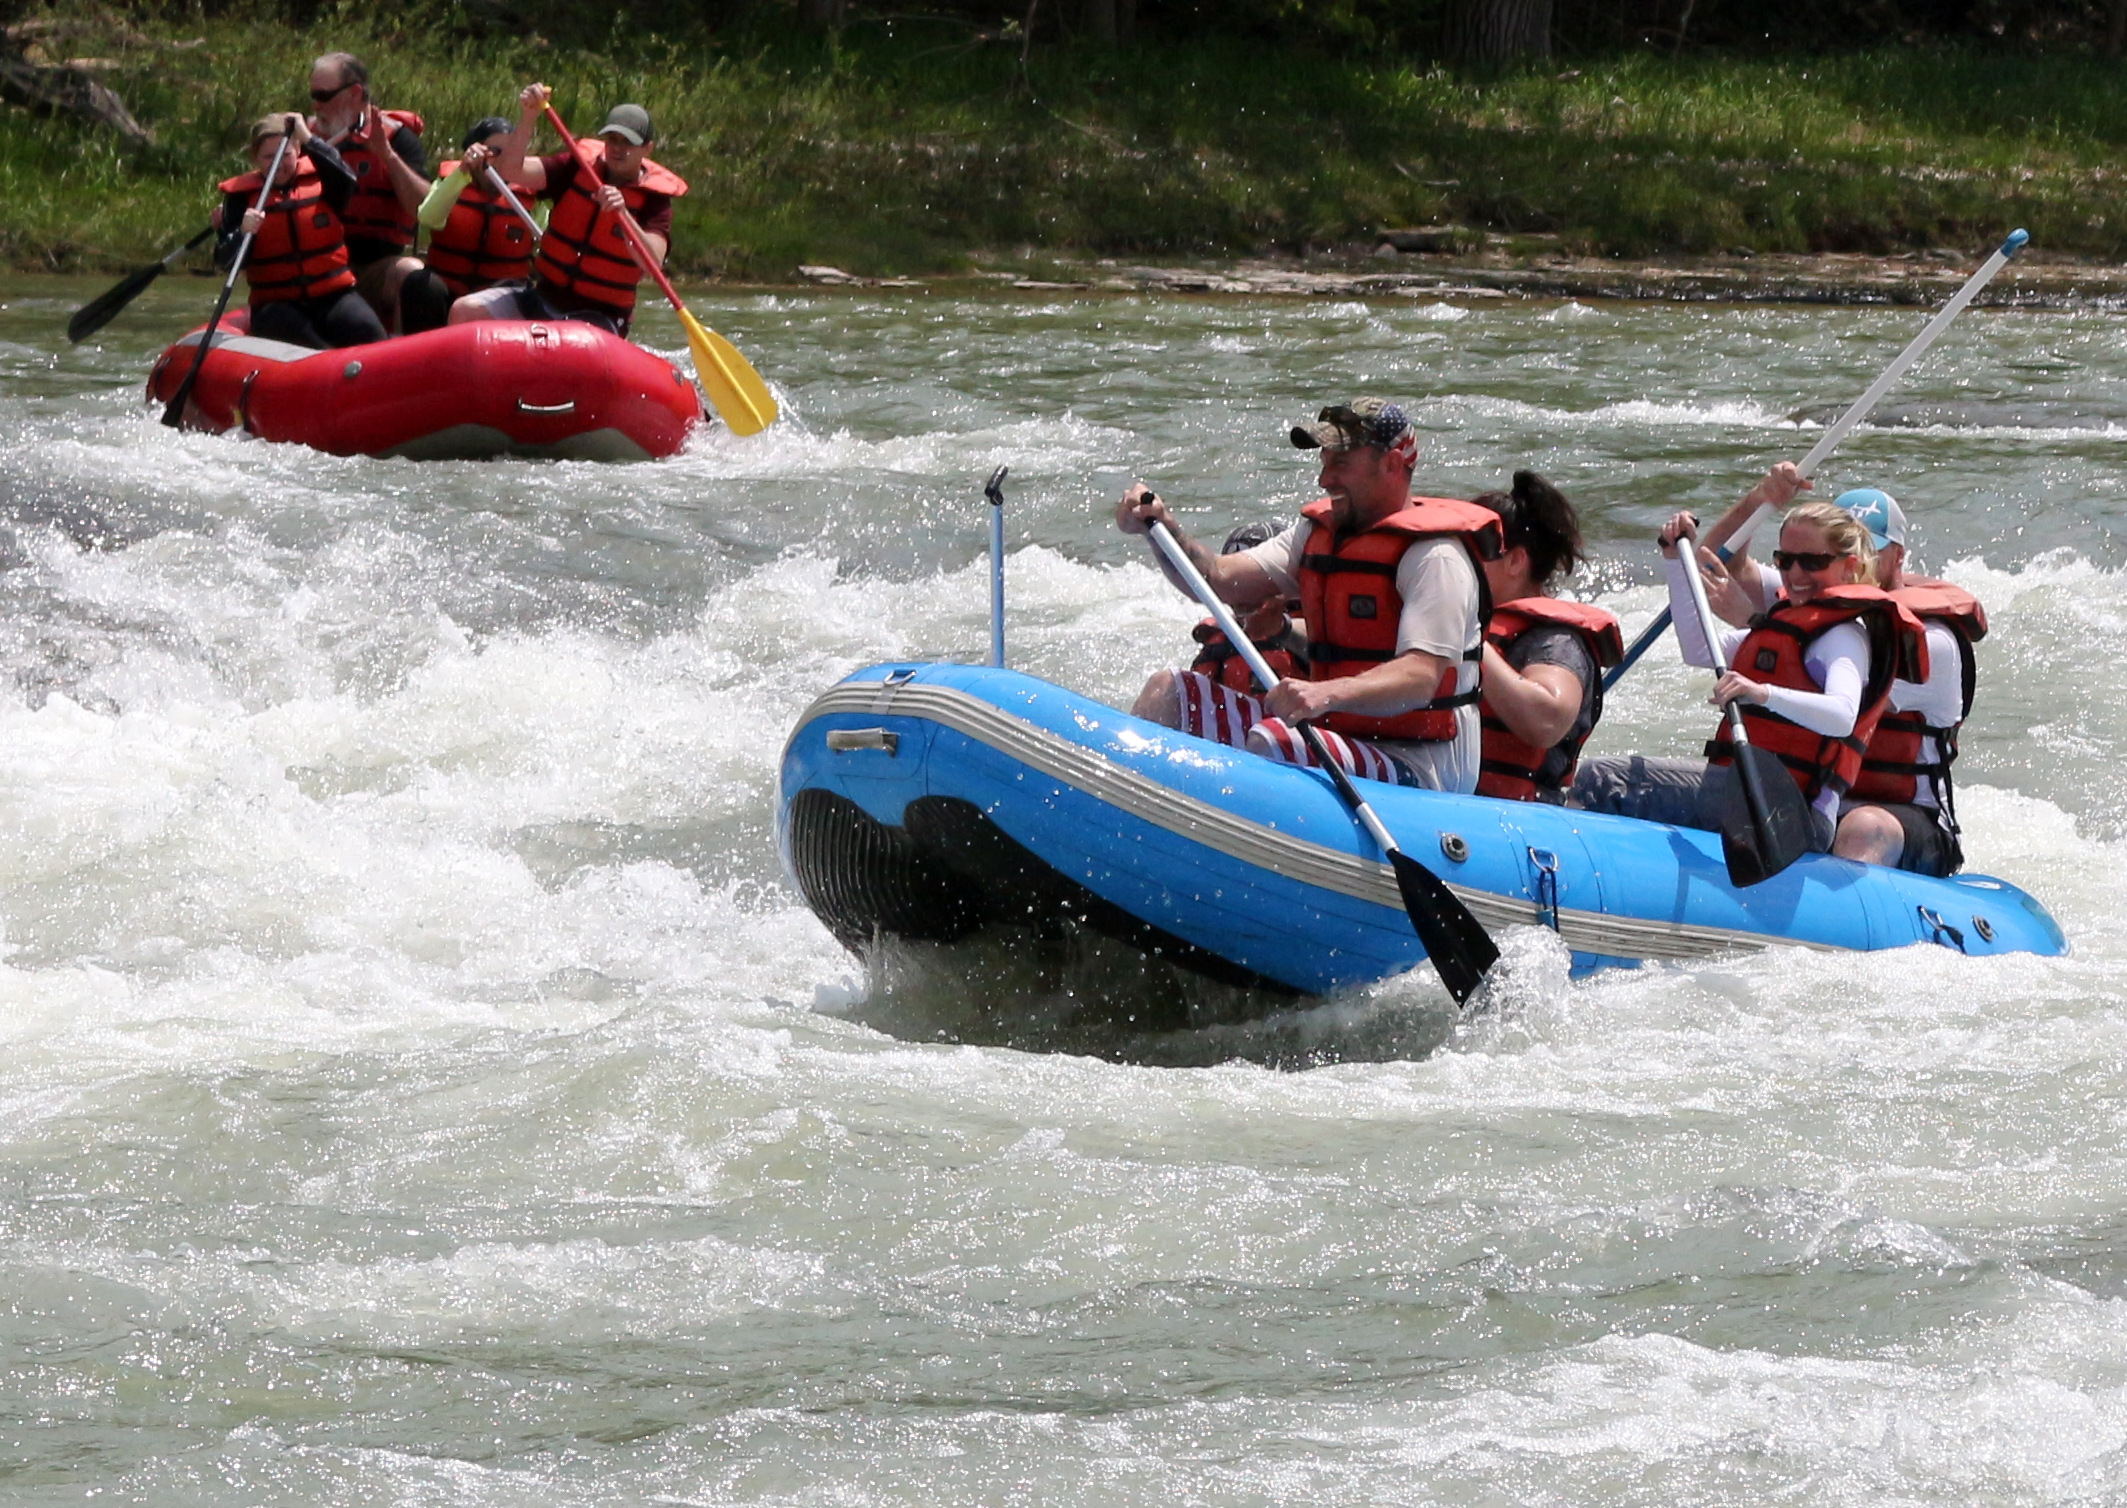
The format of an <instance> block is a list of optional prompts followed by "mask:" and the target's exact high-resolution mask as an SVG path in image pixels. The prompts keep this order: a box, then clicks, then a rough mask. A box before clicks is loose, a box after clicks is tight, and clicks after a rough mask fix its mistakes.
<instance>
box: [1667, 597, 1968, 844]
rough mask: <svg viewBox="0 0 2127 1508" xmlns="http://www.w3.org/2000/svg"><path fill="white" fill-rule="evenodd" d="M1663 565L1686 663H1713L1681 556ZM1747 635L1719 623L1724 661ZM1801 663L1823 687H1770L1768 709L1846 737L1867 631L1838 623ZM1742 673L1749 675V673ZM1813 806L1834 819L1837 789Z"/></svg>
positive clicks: (1806, 649) (1856, 714)
mask: <svg viewBox="0 0 2127 1508" xmlns="http://www.w3.org/2000/svg"><path fill="white" fill-rule="evenodd" d="M1662 567H1663V570H1664V572H1665V573H1666V574H1667V576H1668V578H1669V611H1670V613H1671V615H1672V616H1673V617H1674V618H1675V619H1676V634H1677V647H1678V648H1679V649H1681V650H1682V651H1683V654H1684V662H1685V663H1686V664H1687V665H1704V666H1706V667H1707V668H1709V669H1712V668H1715V664H1716V662H1715V660H1714V657H1713V652H1712V651H1711V650H1710V649H1709V648H1708V647H1707V644H1706V636H1705V634H1704V633H1703V632H1701V630H1700V627H1699V615H1698V610H1697V609H1696V608H1695V607H1694V606H1693V604H1692V600H1691V587H1690V584H1689V583H1688V582H1687V581H1686V579H1685V577H1684V571H1685V570H1686V566H1685V563H1684V561H1683V558H1682V557H1681V556H1679V557H1678V558H1677V559H1675V560H1664V561H1663V562H1662ZM1749 634H1750V630H1748V629H1744V628H1730V627H1728V626H1727V625H1725V624H1723V625H1722V626H1721V632H1720V634H1719V635H1718V636H1717V638H1718V642H1719V644H1720V650H1721V658H1720V661H1719V664H1720V665H1721V666H1724V667H1725V666H1727V665H1729V664H1731V663H1732V661H1733V659H1734V656H1735V652H1736V649H1737V647H1738V646H1740V645H1741V644H1742V642H1743V641H1744V639H1746V638H1747V637H1749ZM1802 668H1803V669H1805V670H1807V671H1808V672H1809V676H1810V679H1811V680H1813V681H1815V682H1816V683H1817V684H1818V685H1819V686H1821V687H1823V688H1824V689H1823V690H1822V691H1796V690H1793V689H1791V688H1789V687H1786V686H1768V687H1767V688H1766V702H1765V710H1766V711H1768V712H1777V713H1778V714H1779V715H1780V716H1782V717H1784V718H1786V719H1787V720H1788V721H1789V722H1792V723H1799V724H1801V725H1802V726H1803V727H1805V728H1807V729H1809V730H1810V731H1811V732H1812V733H1821V734H1823V735H1824V736H1826V737H1827V738H1844V737H1846V736H1847V735H1848V734H1849V733H1852V732H1853V731H1854V724H1855V723H1856V722H1858V721H1859V720H1860V718H1861V693H1862V691H1863V690H1864V688H1866V686H1867V685H1868V672H1869V641H1868V635H1867V634H1865V633H1863V632H1862V631H1861V629H1860V627H1859V626H1858V625H1856V624H1853V623H1835V624H1833V625H1832V626H1831V627H1830V628H1828V629H1826V630H1825V631H1824V632H1823V633H1821V634H1819V635H1817V637H1816V638H1814V639H1811V640H1810V641H1809V642H1808V643H1807V644H1805V645H1803V646H1802ZM1742 674H1744V675H1746V676H1747V675H1749V672H1748V671H1744V672H1742ZM1752 679H1756V678H1755V677H1752ZM1931 679H1932V677H1931ZM1815 805H1816V807H1817V809H1818V810H1819V811H1821V812H1823V813H1824V814H1825V815H1826V816H1827V817H1829V818H1831V819H1832V820H1833V821H1837V820H1838V816H1839V793H1838V792H1837V791H1835V790H1832V789H1830V788H1828V787H1827V788H1826V789H1825V790H1824V791H1822V792H1820V793H1819V794H1818V796H1817V800H1816V802H1815Z"/></svg>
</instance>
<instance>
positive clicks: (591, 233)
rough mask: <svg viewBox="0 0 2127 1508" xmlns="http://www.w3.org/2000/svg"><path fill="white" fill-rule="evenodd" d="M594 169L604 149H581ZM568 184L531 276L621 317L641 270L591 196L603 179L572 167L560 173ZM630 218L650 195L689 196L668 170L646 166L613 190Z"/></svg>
mask: <svg viewBox="0 0 2127 1508" xmlns="http://www.w3.org/2000/svg"><path fill="white" fill-rule="evenodd" d="M581 145H582V146H583V148H584V150H585V151H586V152H588V153H589V154H590V156H591V160H592V162H593V163H594V164H597V163H600V162H603V161H604V160H605V143H604V142H602V141H586V142H583V143H581ZM563 171H564V172H566V173H567V174H568V175H569V181H568V183H567V184H566V185H564V186H563V188H562V191H561V195H560V197H559V198H557V199H556V200H555V201H554V208H553V210H552V212H551V213H549V214H548V216H547V229H546V234H545V235H544V236H542V237H541V238H540V241H539V256H538V260H537V261H535V262H534V263H533V264H532V265H533V271H534V272H536V273H537V274H538V275H539V278H540V279H541V281H543V282H546V283H550V284H552V285H553V286H554V287H556V288H563V289H567V290H568V291H570V292H572V293H574V294H575V295H576V296H577V297H578V298H583V299H588V300H590V301H591V302H592V303H594V304H602V305H604V306H605V307H606V308H609V309H613V310H616V311H618V312H619V313H622V314H627V313H630V312H632V311H633V310H634V308H635V285H636V284H637V283H639V282H641V281H642V276H643V271H642V268H641V267H639V266H637V265H636V261H635V254H634V253H633V252H632V251H630V250H629V249H628V237H627V233H626V232H625V231H623V230H622V229H621V228H620V216H618V215H615V214H609V213H608V212H607V211H605V210H603V209H600V208H599V207H598V201H597V199H595V198H594V197H592V196H593V195H595V194H596V193H597V192H598V190H599V189H601V188H603V187H605V186H606V181H605V176H604V175H603V174H600V175H599V176H598V177H596V178H595V179H587V178H586V176H585V174H584V171H583V169H582V168H581V167H579V166H577V165H576V164H574V163H571V164H569V165H568V166H567V167H566V168H564V169H563ZM614 187H617V188H618V189H619V190H620V196H621V198H622V199H623V200H624V201H626V203H627V206H628V213H629V214H631V215H633V214H638V213H640V212H641V210H642V207H643V205H644V203H645V202H647V200H648V197H649V196H650V195H651V194H669V195H670V196H672V197H673V198H675V199H676V198H678V197H679V196H680V195H681V194H684V193H686V192H687V185H686V182H685V181H684V180H683V179H681V178H680V176H679V175H678V174H676V173H674V172H673V171H672V170H671V169H670V168H667V167H664V166H663V165H661V164H659V163H655V162H651V161H649V160H648V159H647V158H646V159H645V160H644V162H643V166H642V171H641V172H640V173H638V174H637V175H636V177H635V181H634V182H633V183H623V184H616V185H614Z"/></svg>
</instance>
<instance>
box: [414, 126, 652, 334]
mask: <svg viewBox="0 0 2127 1508" xmlns="http://www.w3.org/2000/svg"><path fill="white" fill-rule="evenodd" d="M552 94H553V91H552V90H550V89H549V88H547V86H546V85H544V84H527V85H526V86H525V87H524V91H523V92H522V93H521V94H519V95H518V97H517V99H518V109H519V124H518V127H517V129H516V130H515V131H513V132H512V133H511V134H510V135H509V137H508V138H507V139H506V140H505V141H504V142H503V144H502V149H501V150H500V151H499V152H498V153H497V154H496V157H495V170H496V171H497V172H499V173H500V174H501V175H502V176H503V178H504V179H505V180H506V181H508V182H511V183H521V184H523V185H525V187H527V188H529V189H531V190H532V191H533V192H534V193H535V194H536V195H537V196H538V197H539V198H541V199H546V200H550V201H552V202H553V205H554V209H553V213H552V214H550V215H549V216H548V217H547V228H546V234H545V235H544V236H543V237H541V238H540V242H539V255H538V258H537V259H536V260H535V261H534V262H533V263H532V277H531V280H530V281H529V282H528V283H505V284H503V285H501V286H500V287H496V288H489V289H486V290H485V291H483V292H480V293H469V294H467V295H466V296H465V297H464V298H461V299H459V300H458V301H457V303H455V304H453V305H452V306H451V315H450V318H451V323H452V324H454V325H456V324H463V323H464V322H465V321H467V320H474V319H574V320H582V321H584V322H585V323H588V324H594V325H599V326H602V327H603V328H605V329H608V330H611V331H612V332H613V333H614V334H616V335H626V334H627V333H628V326H629V324H630V323H631V322H632V320H633V319H634V316H635V286H636V284H638V283H640V282H641V281H642V276H643V271H642V267H641V266H640V265H639V264H638V263H637V262H636V260H635V253H634V250H633V249H632V248H631V247H630V245H629V244H628V239H627V236H626V234H625V232H623V231H622V229H621V225H620V217H621V215H622V213H623V212H625V213H627V214H630V215H633V216H634V217H635V224H636V227H637V228H638V229H639V230H641V231H642V233H643V240H644V241H645V242H647V243H648V244H649V247H650V255H651V256H652V257H653V258H655V259H656V261H657V264H658V265H659V266H663V265H664V261H665V254H666V252H667V251H668V250H669V249H670V246H671V237H672V201H673V200H674V199H677V198H678V197H679V196H680V195H682V194H684V193H686V192H687V185H686V183H685V182H684V181H683V180H682V179H681V178H680V176H679V175H678V174H677V173H674V172H673V171H672V170H671V169H670V168H667V167H665V166H664V165H663V164H662V163H657V162H653V161H651V159H650V143H651V142H652V141H654V140H656V132H655V131H654V130H653V129H652V127H651V124H650V112H649V111H647V110H645V109H644V108H643V107H642V106H641V105H615V106H614V107H613V109H612V111H611V112H610V113H609V114H608V115H607V116H606V123H605V124H604V125H603V126H601V127H599V128H598V140H597V141H596V142H595V143H594V142H589V141H586V142H584V143H582V145H583V146H584V147H585V148H586V149H587V150H588V151H589V152H590V154H591V156H592V158H593V159H594V160H595V163H596V166H597V169H598V176H597V179H596V180H595V181H594V180H593V179H591V178H590V177H589V176H587V175H586V174H585V173H584V171H583V168H582V166H581V165H580V164H579V163H578V162H577V161H576V158H575V156H574V154H572V153H569V152H558V153H556V154H554V155H553V156H551V157H532V156H528V155H526V153H527V148H528V146H529V144H530V142H531V139H532V132H533V129H534V127H535V126H536V124H537V122H538V119H539V112H540V111H541V110H542V109H543V108H544V107H545V105H546V103H547V100H548V99H549V98H550V97H551V96H552Z"/></svg>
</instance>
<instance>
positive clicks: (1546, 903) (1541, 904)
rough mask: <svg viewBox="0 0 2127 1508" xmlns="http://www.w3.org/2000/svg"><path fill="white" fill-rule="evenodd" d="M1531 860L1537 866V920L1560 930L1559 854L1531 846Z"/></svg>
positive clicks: (1554, 930) (1555, 929)
mask: <svg viewBox="0 0 2127 1508" xmlns="http://www.w3.org/2000/svg"><path fill="white" fill-rule="evenodd" d="M1529 862H1530V863H1531V864H1533V865H1535V866H1536V884H1535V886H1534V887H1533V888H1534V890H1535V892H1536V894H1535V897H1534V899H1535V901H1536V920H1537V921H1538V922H1539V923H1541V924H1542V925H1544V926H1546V927H1549V928H1550V929H1551V930H1552V931H1553V932H1556V931H1557V930H1558V855H1557V854H1555V853H1553V852H1552V851H1551V850H1550V849H1548V848H1535V847H1531V848H1530V850H1529Z"/></svg>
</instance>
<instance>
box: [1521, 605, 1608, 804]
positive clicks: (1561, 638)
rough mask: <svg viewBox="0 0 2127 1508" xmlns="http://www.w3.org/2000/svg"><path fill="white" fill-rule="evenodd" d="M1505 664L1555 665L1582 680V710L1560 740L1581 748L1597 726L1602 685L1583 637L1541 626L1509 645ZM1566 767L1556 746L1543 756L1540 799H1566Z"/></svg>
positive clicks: (1525, 666) (1538, 772) (1538, 769)
mask: <svg viewBox="0 0 2127 1508" xmlns="http://www.w3.org/2000/svg"><path fill="white" fill-rule="evenodd" d="M1506 662H1507V663H1508V664H1509V665H1512V666H1513V667H1514V668H1515V669H1516V670H1527V669H1528V668H1529V667H1530V666H1531V665H1556V666H1558V667H1559V668H1560V669H1561V670H1565V671H1567V672H1569V673H1570V674H1572V675H1574V676H1577V677H1579V679H1580V711H1579V713H1578V714H1576V715H1575V717H1574V719H1573V726H1572V727H1571V728H1569V729H1567V730H1566V736H1565V737H1564V738H1563V739H1561V740H1559V742H1560V743H1567V744H1571V745H1573V746H1574V747H1575V748H1578V747H1579V741H1580V740H1581V739H1585V738H1586V737H1587V736H1588V731H1589V730H1590V729H1591V728H1593V727H1594V726H1595V693H1596V690H1597V688H1598V687H1599V685H1600V684H1601V683H1600V681H1599V680H1598V678H1597V674H1596V669H1595V656H1593V655H1591V654H1589V653H1588V646H1587V645H1586V644H1585V643H1584V642H1583V641H1582V639H1581V636H1580V635H1579V634H1577V633H1575V632H1574V631H1573V630H1572V629H1570V628H1561V627H1559V626H1558V625H1557V624H1555V623H1538V624H1536V625H1535V626H1534V627H1532V628H1530V629H1529V630H1528V632H1526V633H1524V634H1523V635H1522V636H1521V637H1520V638H1518V639H1516V640H1515V641H1514V642H1513V643H1512V644H1510V645H1508V646H1507V652H1506ZM1567 764H1568V761H1567V757H1566V754H1565V752H1564V751H1563V750H1561V749H1559V748H1558V747H1557V746H1556V745H1553V746H1552V748H1551V750H1550V752H1549V753H1547V754H1545V755H1544V761H1543V763H1542V764H1540V765H1538V766H1537V767H1536V785H1537V791H1538V796H1539V799H1541V800H1544V801H1550V802H1554V803H1557V802H1562V801H1564V800H1565V793H1564V790H1563V787H1564V785H1565V780H1566V769H1567Z"/></svg>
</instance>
